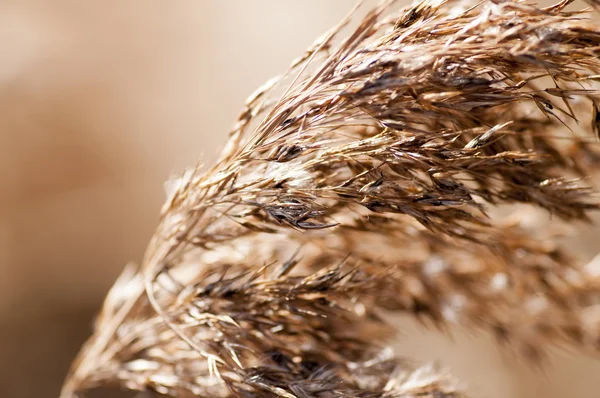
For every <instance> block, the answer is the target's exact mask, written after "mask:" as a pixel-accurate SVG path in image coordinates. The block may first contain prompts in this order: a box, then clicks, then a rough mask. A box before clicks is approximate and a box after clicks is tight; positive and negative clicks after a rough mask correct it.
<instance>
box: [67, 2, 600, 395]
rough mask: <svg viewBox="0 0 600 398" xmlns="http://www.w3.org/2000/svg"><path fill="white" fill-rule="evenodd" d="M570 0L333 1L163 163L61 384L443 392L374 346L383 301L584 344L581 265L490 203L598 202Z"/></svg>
mask: <svg viewBox="0 0 600 398" xmlns="http://www.w3.org/2000/svg"><path fill="white" fill-rule="evenodd" d="M570 3H571V1H569V0H565V1H562V2H561V3H559V4H557V5H555V6H552V7H547V8H540V7H538V6H536V5H535V4H533V3H530V2H527V1H522V0H506V1H503V0H493V1H490V0H484V1H481V2H479V3H476V4H466V3H460V2H454V1H445V0H424V1H420V2H417V3H415V4H414V5H413V6H411V7H408V8H405V9H402V10H399V11H398V10H396V7H395V2H394V1H384V2H383V3H381V4H379V5H378V6H376V7H374V8H373V9H371V10H369V11H368V13H367V14H366V15H365V16H364V18H362V19H361V20H360V21H357V22H358V23H356V24H355V26H354V27H353V28H351V25H352V22H353V19H352V16H350V17H348V18H347V19H346V20H344V21H342V23H341V24H340V25H339V26H337V27H336V28H334V29H333V30H332V31H331V32H329V33H328V34H327V35H326V36H324V37H323V38H322V39H320V40H318V41H317V42H316V43H315V44H314V45H313V46H312V47H311V48H309V49H308V50H307V52H306V53H305V54H304V55H303V56H302V57H301V58H299V59H298V60H297V61H295V62H294V63H293V64H292V67H291V68H290V70H289V71H288V72H287V74H285V75H283V76H282V77H281V78H280V79H278V80H277V79H276V80H274V81H272V82H270V83H269V84H267V85H265V86H264V87H263V88H261V89H260V90H259V91H258V92H257V93H256V94H255V95H254V96H252V97H251V98H250V99H249V100H248V102H247V106H246V108H245V109H244V110H243V112H242V114H241V115H240V117H239V120H238V122H237V124H236V127H235V128H234V130H233V132H232V133H231V135H230V138H229V141H228V143H227V146H226V148H225V150H224V151H223V153H222V155H221V157H220V159H219V161H218V162H217V163H216V164H215V165H214V166H213V167H211V168H210V169H208V170H207V171H205V172H201V171H200V170H199V169H194V170H190V171H188V172H186V173H185V174H183V175H182V176H181V177H180V178H178V179H175V180H173V181H171V182H170V183H169V191H170V195H169V199H168V201H167V203H166V204H165V206H164V208H163V212H162V218H161V223H160V225H159V227H158V230H157V232H156V234H155V236H154V238H153V239H152V241H151V242H150V245H149V247H148V251H147V254H146V257H145V259H144V261H143V264H142V267H141V269H140V270H137V271H136V270H134V269H132V268H128V269H127V270H126V272H125V273H124V275H123V276H122V277H121V279H120V280H119V281H118V282H117V284H115V286H114V288H113V289H112V290H111V292H110V294H109V295H108V298H107V300H106V302H105V305H104V308H103V310H102V313H101V314H100V316H99V318H98V321H97V324H96V330H95V333H94V335H93V336H92V338H91V339H90V340H89V341H88V343H87V344H86V345H85V346H84V348H83V350H82V352H81V354H80V356H79V357H78V358H77V360H76V361H75V363H74V365H73V369H72V372H71V374H70V376H69V379H68V380H67V382H66V384H65V388H64V390H63V398H69V397H71V396H73V395H74V394H76V392H77V391H82V390H85V389H88V388H92V387H94V386H98V385H102V384H118V385H120V386H123V387H126V388H130V389H135V390H145V389H151V390H154V391H157V392H159V393H162V394H169V395H174V396H183V397H232V396H233V397H244V398H250V397H286V398H308V397H311V398H313V397H315V398H316V397H319V398H321V397H322V398H333V397H412V396H417V395H418V396H422V397H460V396H462V394H463V393H462V392H461V390H460V388H458V387H457V384H456V382H455V381H453V379H452V378H451V377H450V376H448V375H447V374H445V373H444V372H441V371H438V370H435V369H432V368H428V367H414V366H412V365H410V364H408V363H407V362H406V361H404V360H402V359H399V358H396V357H395V356H394V355H392V354H391V353H390V351H389V350H388V349H386V344H388V342H389V339H390V338H391V337H393V335H394V330H393V329H392V328H391V327H389V326H387V324H386V323H385V320H384V317H383V315H382V314H383V312H384V311H397V312H408V313H411V314H414V316H417V317H419V318H421V319H427V320H430V321H432V322H433V323H435V324H436V325H438V326H440V327H444V326H445V325H448V324H451V323H459V324H461V325H465V326H467V327H471V328H473V329H482V330H487V331H490V332H492V333H494V334H496V335H497V336H498V337H499V338H500V339H501V340H502V341H507V342H509V343H510V344H512V345H513V346H514V347H516V348H517V349H518V350H519V352H520V353H521V354H522V355H523V356H526V357H528V358H531V359H534V360H538V359H540V358H541V357H542V356H543V354H544V348H545V347H546V345H547V343H548V342H552V343H558V344H570V345H572V346H575V347H580V348H585V349H589V350H592V351H598V350H599V348H600V316H599V314H600V307H599V303H600V301H599V300H600V294H599V293H600V280H599V279H598V274H599V273H597V272H596V273H594V272H591V271H590V268H585V267H580V266H578V265H576V264H577V262H576V261H575V260H573V259H572V258H571V257H570V256H569V255H568V254H567V253H566V252H565V251H564V250H563V249H562V248H561V247H560V246H559V245H558V244H557V243H556V241H555V240H554V239H553V237H552V236H551V235H550V234H549V233H545V231H542V230H539V229H537V230H536V229H535V228H533V229H532V228H531V227H526V226H524V225H522V224H521V223H520V220H521V218H520V217H519V214H518V213H515V214H512V215H510V216H500V215H499V213H498V212H495V211H494V208H495V207H503V208H506V206H503V205H507V204H521V206H526V207H525V208H531V207H532V206H534V207H539V208H543V209H546V210H547V211H548V212H550V213H551V214H553V215H556V216H557V217H558V218H560V219H562V220H563V222H572V221H576V220H587V218H588V213H589V211H591V210H595V209H597V208H598V201H597V197H596V196H595V195H594V194H593V193H592V190H591V188H590V187H589V186H588V185H586V182H587V180H586V177H587V176H589V175H590V174H591V173H592V171H593V168H594V167H595V165H596V164H597V163H598V159H599V157H598V152H597V150H598V148H597V145H596V142H597V135H598V128H599V126H598V125H599V121H598V105H597V104H598V96H597V92H596V91H595V90H594V84H593V83H594V82H595V81H597V80H598V79H600V58H599V56H600V28H598V27H597V24H596V23H594V22H593V21H591V20H590V19H589V18H590V14H589V11H582V12H570V11H566V10H565V7H566V6H567V5H568V4H570ZM595 5H597V3H596V4H595ZM344 29H345V30H344ZM343 31H348V33H347V35H345V36H343V35H342V32H343ZM342 36H343V37H342ZM338 37H339V38H338ZM280 83H281V84H280ZM286 83H287V84H288V86H287V89H285V90H280V91H279V93H280V94H281V95H280V97H279V99H278V100H276V101H274V100H273V98H274V96H275V95H276V94H277V93H278V88H279V89H281V88H282V87H286V86H285V84H286ZM281 91H283V92H282V93H281ZM505 210H506V209H505ZM592 271H593V270H592Z"/></svg>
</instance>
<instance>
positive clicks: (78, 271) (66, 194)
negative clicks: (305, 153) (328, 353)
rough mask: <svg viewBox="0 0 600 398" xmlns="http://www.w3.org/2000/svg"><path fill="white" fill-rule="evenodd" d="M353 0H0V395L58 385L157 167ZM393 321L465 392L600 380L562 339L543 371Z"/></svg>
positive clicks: (226, 117) (197, 143)
mask: <svg viewBox="0 0 600 398" xmlns="http://www.w3.org/2000/svg"><path fill="white" fill-rule="evenodd" d="M352 4H353V0H335V1H334V0H328V1H319V0H310V1H308V0H284V1H282V0H269V1H268V0H260V1H258V0H236V1H233V0H229V1H216V0H215V1H207V0H204V1H203V0H174V1H159V0H137V1H136V0H96V1H78V0H53V1H47V0H22V1H6V0H4V1H3V0H0V272H1V274H0V275H1V277H0V336H1V339H0V397H2V398H4V397H7V398H20V397H54V396H57V394H58V389H59V386H60V383H61V382H62V378H63V377H64V375H65V372H66V369H67V367H68V364H69V361H70V359H71V358H72V357H73V355H74V354H75V352H76V350H77V348H78V346H79V345H80V344H81V342H82V341H83V340H84V339H85V337H86V336H87V334H88V333H89V325H90V322H91V319H92V317H93V314H94V312H95V311H96V310H97V308H98V307H99V305H100V302H101V299H102V297H103V295H104V294H105V292H106V290H107V289H108V288H109V286H110V285H111V283H112V281H113V280H114V279H115V277H116V276H117V274H118V272H119V270H120V268H121V267H122V265H123V264H124V263H126V262H127V261H130V260H139V259H140V258H141V255H142V253H143V250H144V246H145V244H146V242H147V240H148V238H149V237H150V235H151V233H152V231H153V227H154V225H155V223H156V221H157V215H158V210H159V208H160V205H161V202H162V200H163V197H164V195H163V188H162V181H164V180H165V179H166V178H167V177H168V176H169V175H170V174H171V173H173V172H177V171H180V170H182V169H183V168H184V167H185V166H187V165H193V164H194V163H195V162H196V161H197V159H199V158H202V159H204V160H206V161H210V160H211V159H212V158H213V157H214V156H215V152H216V150H217V149H218V147H219V146H220V145H221V144H222V142H223V139H224V135H225V133H226V132H227V130H228V129H229V127H230V125H231V124H232V122H233V120H234V117H235V116H236V114H237V113H238V111H239V109H240V108H241V106H242V104H243V101H244V99H245V97H246V96H247V95H248V94H249V93H251V92H252V91H253V90H254V88H256V87H257V86H258V85H260V84H261V83H262V82H263V81H264V80H266V79H267V78H269V77H271V76H272V75H274V74H277V73H279V72H281V71H282V70H284V69H285V68H286V66H287V65H288V63H289V62H290V60H291V59H292V58H294V57H296V56H297V55H299V54H300V53H301V52H302V51H303V49H304V48H305V47H306V46H308V45H309V44H310V43H311V42H312V41H313V39H314V38H315V37H316V36H317V35H319V34H321V33H322V32H324V31H325V30H326V29H327V28H329V27H330V26H331V25H333V24H334V23H336V22H337V21H338V20H339V19H340V18H341V17H342V16H343V15H345V14H346V13H347V11H348V10H349V9H350V7H351V6H352ZM586 236H587V237H588V238H587V240H589V241H590V242H594V239H590V238H589V235H586ZM591 245H592V247H591V248H590V249H591V251H593V249H594V247H593V246H594V244H593V243H591ZM401 329H402V331H403V332H404V334H403V336H402V337H401V342H400V343H399V351H400V352H401V353H405V354H406V355H407V356H410V357H414V358H418V359H421V360H434V359H438V360H439V362H440V363H442V364H445V365H448V366H450V367H452V368H453V371H454V373H455V374H456V375H458V376H460V377H461V378H462V379H463V380H464V381H465V382H466V383H467V384H468V385H470V386H471V391H472V396H474V397H483V398H497V397H498V398H499V397H542V396H543V397H546V398H555V397H577V398H587V397H589V398H592V397H598V396H600V378H599V377H595V375H597V374H599V372H600V361H594V360H592V359H590V358H584V357H580V358H576V357H574V356H572V355H571V356H570V355H569V354H567V353H561V354H559V355H558V356H556V357H555V358H554V360H553V363H554V365H552V366H549V367H547V368H546V369H545V370H544V371H543V372H542V371H536V370H531V369H529V368H528V367H527V366H524V365H523V364H520V363H519V361H518V360H515V358H513V357H512V356H511V355H510V354H508V353H507V352H506V351H502V350H500V349H498V348H497V347H496V346H495V345H494V344H492V343H491V342H490V341H489V339H488V338H487V337H486V336H483V335H473V334H469V333H466V332H460V331H458V332H457V333H456V335H455V336H454V339H453V340H452V339H450V338H449V337H447V336H439V335H438V334H437V333H435V332H434V331H425V330H423V329H422V328H419V327H416V326H415V325H412V324H410V323H407V322H403V323H402V328H401Z"/></svg>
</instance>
